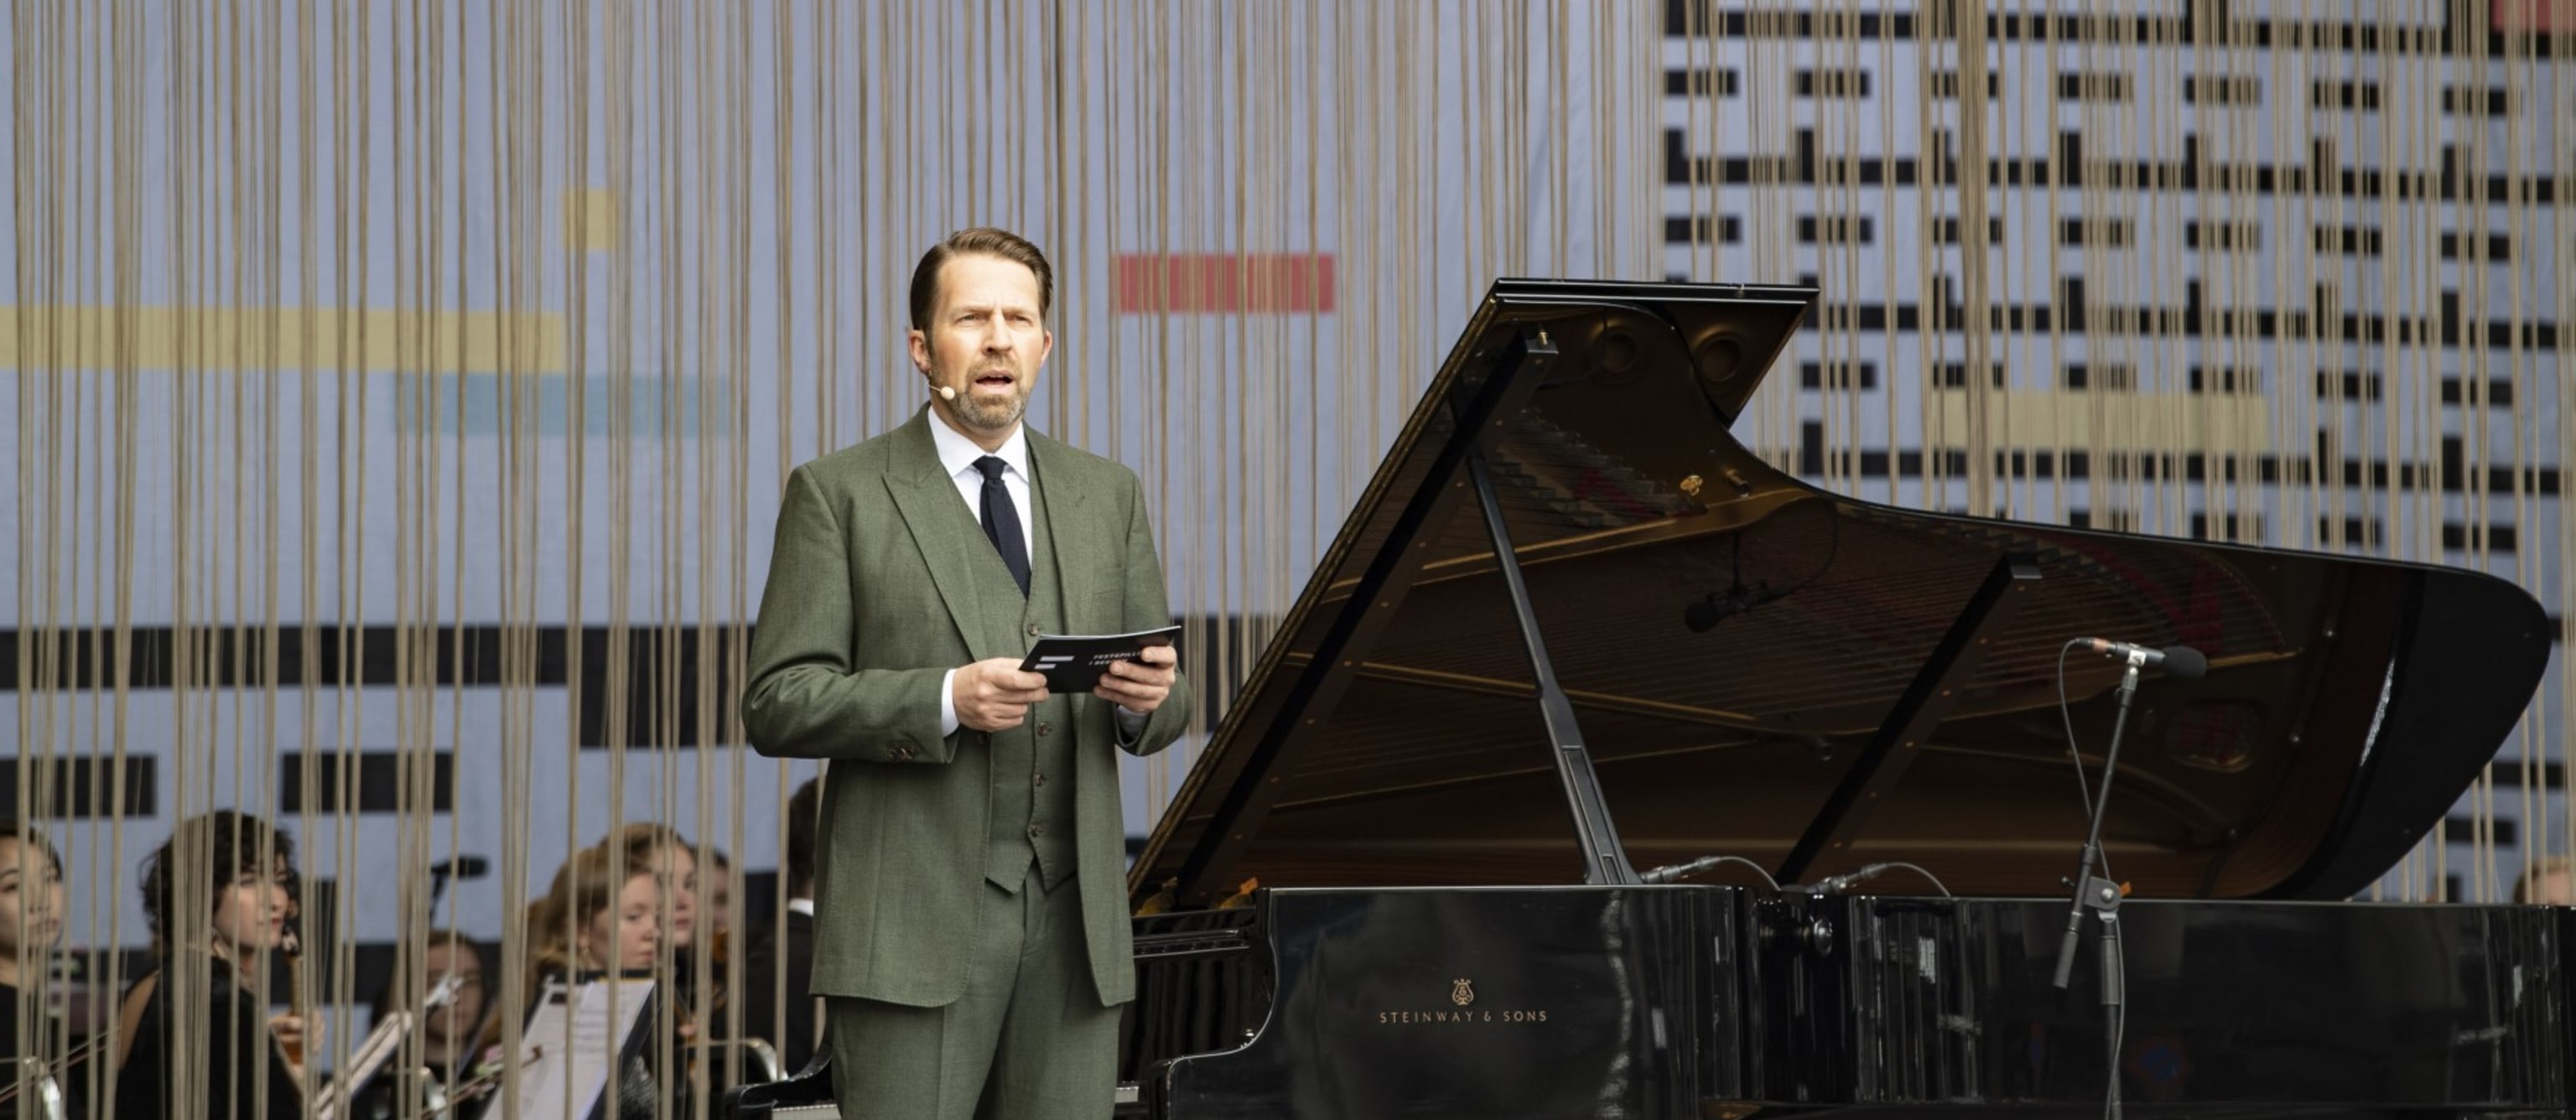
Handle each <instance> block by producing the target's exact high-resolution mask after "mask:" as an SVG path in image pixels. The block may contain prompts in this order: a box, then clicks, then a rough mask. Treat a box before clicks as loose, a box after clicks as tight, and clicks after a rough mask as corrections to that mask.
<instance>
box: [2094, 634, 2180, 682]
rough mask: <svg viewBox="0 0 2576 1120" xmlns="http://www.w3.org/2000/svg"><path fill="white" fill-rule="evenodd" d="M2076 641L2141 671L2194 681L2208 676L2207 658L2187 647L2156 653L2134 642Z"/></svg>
mask: <svg viewBox="0 0 2576 1120" xmlns="http://www.w3.org/2000/svg"><path fill="white" fill-rule="evenodd" d="M2075 641H2076V643H2077V644H2078V645H2081V646H2083V647H2084V648H2086V649H2089V650H2092V651H2093V652H2095V653H2107V654H2110V655H2111V656H2113V657H2117V658H2121V659H2123V660H2127V661H2134V662H2136V663H2137V664H2139V665H2140V666H2143V667H2147V668H2155V669H2163V670H2164V671H2165V675H2166V676H2168V677H2181V678H2183V679H2185V680H2193V679H2197V678H2198V677H2200V676H2201V675H2202V674H2204V673H2207V672H2209V658H2207V657H2205V656H2202V655H2201V652H2200V651H2199V650H2196V649H2193V648H2191V647H2190V646H2167V647H2165V648H2163V649H2157V648H2155V647H2153V646H2142V645H2138V644H2136V643H2134V642H2115V641H2112V640H2111V639H2109V638H2077V639H2076V640H2075Z"/></svg>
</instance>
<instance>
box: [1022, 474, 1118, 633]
mask: <svg viewBox="0 0 2576 1120" xmlns="http://www.w3.org/2000/svg"><path fill="white" fill-rule="evenodd" d="M1062 448H1063V445H1061V444H1058V443H1057V442H1055V441H1054V440H1051V439H1048V438H1046V437H1045V436H1041V435H1039V434H1037V433H1036V432H1034V431H1032V432H1030V433H1029V463H1030V465H1031V466H1032V467H1033V468H1035V469H1034V470H1032V471H1031V472H1030V473H1032V474H1034V475H1035V476H1036V477H1037V488H1038V499H1037V500H1038V501H1039V502H1040V503H1041V504H1043V505H1045V506H1046V511H1047V535H1048V537H1049V541H1048V543H1049V545H1050V546H1051V547H1052V548H1053V549H1054V552H1055V572H1056V586H1057V587H1059V588H1062V589H1063V590H1062V592H1061V593H1062V594H1063V596H1064V622H1065V626H1066V627H1067V628H1068V629H1070V630H1072V631H1073V632H1074V633H1077V634H1086V633H1092V632H1093V631H1092V630H1091V629H1090V627H1092V626H1094V625H1096V623H1095V622H1094V621H1093V620H1092V619H1090V618H1087V617H1085V616H1084V611H1085V610H1086V609H1087V608H1088V607H1089V606H1090V604H1091V589H1092V587H1093V585H1094V584H1096V583H1097V582H1098V581H1099V580H1100V578H1101V575H1102V573H1103V572H1104V571H1105V570H1106V569H1107V567H1108V559H1107V557H1106V556H1105V555H1104V553H1103V551H1102V547H1101V544H1100V533H1099V530H1100V527H1099V526H1098V525H1097V524H1095V522H1096V521H1097V520H1098V518H1097V517H1095V516H1093V515H1092V513H1091V512H1090V511H1089V510H1088V509H1086V508H1085V503H1086V502H1087V500H1088V499H1089V498H1090V496H1091V490H1092V486H1091V485H1090V482H1091V480H1090V479H1089V478H1086V477H1084V476H1083V475H1082V473H1081V464H1080V462H1079V461H1078V460H1076V459H1075V458H1074V457H1073V456H1071V455H1069V454H1062V453H1061V450H1062Z"/></svg>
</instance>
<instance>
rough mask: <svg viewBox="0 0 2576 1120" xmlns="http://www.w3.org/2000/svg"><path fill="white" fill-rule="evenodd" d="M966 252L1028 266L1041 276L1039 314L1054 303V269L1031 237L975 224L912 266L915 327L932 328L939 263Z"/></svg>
mask: <svg viewBox="0 0 2576 1120" xmlns="http://www.w3.org/2000/svg"><path fill="white" fill-rule="evenodd" d="M967 255H980V256H987V257H1000V258H1002V259H1003V260H1006V261H1012V262H1015V263H1018V264H1022V265H1026V266H1028V270H1029V271H1030V272H1033V273H1036V274H1037V278H1038V317H1039V318H1041V319H1043V318H1045V317H1046V314H1047V312H1048V310H1050V309H1051V308H1053V307H1054V306H1055V269H1053V268H1051V267H1048V265H1047V259H1046V254H1045V253H1042V252H1040V251H1038V247H1037V246H1036V245H1035V244H1032V243H1031V242H1030V241H1029V239H1028V238H1025V237H1022V236H1020V235H1019V234H1016V233H1012V232H1011V231H1009V230H1006V229H995V228H993V227H991V226H975V227H972V228H969V229H961V230H958V231H957V232H955V233H952V234H949V235H948V236H947V237H946V238H943V239H942V240H941V241H940V242H939V244H937V245H933V246H931V247H930V251H929V252H927V253H923V254H922V255H921V263H920V264H917V265H914V266H913V269H912V329H914V330H917V331H926V330H929V329H930V311H931V306H932V305H933V304H935V303H937V302H938V300H939V266H941V265H944V264H947V263H948V259H949V258H950V257H960V256H967Z"/></svg>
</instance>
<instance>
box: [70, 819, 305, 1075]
mask: <svg viewBox="0 0 2576 1120" xmlns="http://www.w3.org/2000/svg"><path fill="white" fill-rule="evenodd" d="M294 878H295V844H294V841H293V840H291V839H289V838H288V837H287V835H286V834H285V833H282V832H279V831H277V830H276V829H274V828H271V827H269V825H268V823H267V822H266V821H263V820H260V819H259V818H257V817H253V816H250V815H247V814H244V813H240V812H236V811H233V810H230V809H220V810H216V811H215V812H211V813H206V814H204V815H201V816H196V817H190V818H189V819H187V820H184V821H181V822H179V827H178V828H177V829H175V830H173V831H172V832H171V834H170V842H169V843H166V844H163V845H162V846H161V848H160V850H158V851H156V852H154V853H152V856H151V858H150V860H149V861H147V862H146V863H145V865H144V872H143V910H144V913H145V914H146V915H147V916H149V917H150V918H151V919H152V941H153V949H154V951H155V952H156V953H157V954H158V955H159V957H160V968H159V969H157V970H156V971H154V972H152V973H151V974H149V975H146V976H145V977H144V978H143V979H141V980H138V981H135V984H134V987H133V988H131V989H128V991H127V993H126V997H125V1003H124V1007H123V1010H122V1013H121V1015H120V1018H121V1020H122V1022H123V1023H124V1024H125V1027H126V1030H125V1032H124V1035H125V1037H126V1038H129V1039H131V1042H130V1043H127V1045H128V1047H129V1049H127V1050H126V1052H125V1054H124V1056H123V1058H122V1063H121V1064H120V1065H119V1067H118V1069H117V1074H116V1116H117V1120H159V1118H169V1120H182V1118H191V1120H193V1118H200V1117H203V1118H208V1120H259V1118H267V1120H295V1118H297V1117H300V1116H302V1115H303V1112H304V1093H303V1090H302V1088H301V1084H300V1083H301V1080H302V1076H303V1071H302V1070H301V1069H299V1068H297V1067H296V1066H293V1065H290V1064H289V1063H288V1061H287V1055H286V1051H285V1050H284V1049H282V1046H285V1045H300V1044H301V1043H302V1042H303V1038H304V1024H303V1022H302V1021H301V1020H298V1019H297V1018H295V1017H294V1016H292V1015H281V1016H277V1017H274V1018H271V1017H269V1016H268V1015H267V1008H268V1005H269V1004H270V1003H271V1002H272V1001H273V1000H274V999H275V998H276V996H278V995H280V994H282V993H284V992H285V991H286V990H287V986H288V982H287V978H286V977H284V976H281V975H277V974H276V973H274V972H272V971H270V970H268V969H266V968H264V967H263V966H262V964H263V957H264V956H265V954H266V952H267V951H268V950H270V949H273V948H276V947H278V946H279V944H280V943H281V942H282V941H283V940H284V939H285V936H286V930H287V919H288V918H289V917H290V916H291V914H292V912H293V907H294V899H293V890H292V888H293V885H294ZM192 989H193V990H192Z"/></svg>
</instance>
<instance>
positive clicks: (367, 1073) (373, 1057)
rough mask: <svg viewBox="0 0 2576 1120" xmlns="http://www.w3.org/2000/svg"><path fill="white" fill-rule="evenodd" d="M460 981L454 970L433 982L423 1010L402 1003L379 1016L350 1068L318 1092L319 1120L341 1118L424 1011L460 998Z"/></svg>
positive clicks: (316, 1113)
mask: <svg viewBox="0 0 2576 1120" xmlns="http://www.w3.org/2000/svg"><path fill="white" fill-rule="evenodd" d="M459 983H460V981H459V980H458V978H457V977H456V976H455V975H454V974H452V973H451V974H449V975H447V976H445V977H443V978H441V979H440V980H439V982H438V983H437V984H435V985H433V986H431V988H430V989H429V994H428V995H427V996H426V997H424V998H423V999H422V1000H421V1005H420V1006H421V1009H420V1011H419V1012H414V1011H412V1010H410V1009H408V1008H400V1007H398V1008H394V1009H393V1010H390V1011H387V1012H385V1014H384V1017H383V1018H381V1019H378V1020H376V1025H375V1027H374V1028H373V1029H371V1030H369V1031H368V1032H367V1037H366V1040H365V1041H363V1042H360V1043H359V1044H358V1049H357V1051H356V1052H355V1053H353V1054H351V1055H350V1056H349V1065H348V1068H347V1069H346V1070H345V1071H343V1072H342V1073H341V1074H340V1075H339V1076H337V1077H333V1078H331V1079H330V1080H328V1081H325V1082H324V1083H323V1085H322V1089H321V1092H319V1093H318V1094H316V1095H315V1097H314V1099H315V1100H316V1101H318V1102H320V1103H319V1104H317V1105H316V1106H315V1107H314V1110H313V1115H314V1117H315V1120H340V1116H341V1114H342V1113H343V1112H345V1111H346V1110H347V1109H348V1105H349V1099H350V1098H352V1097H355V1096H357V1095H358V1093H359V1091H360V1090H363V1089H365V1088H366V1087H367V1083H368V1082H370V1081H373V1080H374V1079H375V1076H376V1075H377V1074H379V1073H382V1072H384V1068H385V1063H387V1062H390V1061H392V1060H394V1057H395V1055H397V1054H400V1053H401V1052H402V1044H403V1038H404V1037H405V1036H407V1035H409V1034H410V1033H411V1029H412V1027H413V1026H414V1025H415V1024H417V1023H418V1022H420V1016H421V1014H423V1013H427V1012H430V1011H435V1010H437V1009H439V1008H442V1007H445V1006H447V1005H448V1003H449V1002H451V1001H453V1000H454V999H455V998H456V989H457V987H458V985H459Z"/></svg>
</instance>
